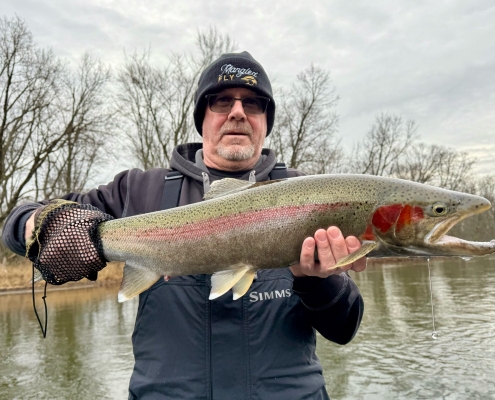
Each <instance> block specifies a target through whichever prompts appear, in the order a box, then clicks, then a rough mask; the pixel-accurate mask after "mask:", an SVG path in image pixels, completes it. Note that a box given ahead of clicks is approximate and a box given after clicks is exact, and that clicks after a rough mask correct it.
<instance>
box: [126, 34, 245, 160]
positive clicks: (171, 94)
mask: <svg viewBox="0 0 495 400" xmlns="http://www.w3.org/2000/svg"><path fill="white" fill-rule="evenodd" d="M196 42H197V47H198V50H199V54H197V55H186V54H173V55H172V56H171V57H170V60H169V63H168V64H167V65H166V66H164V67H163V68H159V67H155V66H153V65H152V63H151V53H150V51H147V52H145V53H143V54H141V55H138V54H136V53H135V54H133V55H132V56H130V57H128V58H126V62H125V64H124V67H123V68H122V69H121V70H120V71H119V74H118V83H119V93H118V96H117V106H118V110H119V114H120V116H121V119H122V121H123V125H122V130H123V131H124V133H125V135H126V137H127V138H128V140H129V143H130V150H131V153H132V154H133V155H134V156H135V157H136V159H137V161H138V162H139V164H140V165H141V167H143V168H144V169H148V168H151V167H158V166H166V165H167V164H168V163H169V161H170V158H171V155H172V150H173V148H174V147H175V146H176V145H178V144H180V143H184V142H187V141H189V140H190V139H191V138H192V137H193V135H194V123H193V120H192V112H193V107H194V93H195V90H196V86H197V81H198V78H199V74H200V73H201V71H202V70H204V68H205V67H206V66H207V65H209V64H210V63H211V62H212V61H213V60H214V59H215V58H217V57H218V56H220V55H221V54H222V53H227V52H232V51H234V50H235V47H236V44H235V43H234V42H233V41H232V40H231V39H230V37H229V36H228V35H221V34H219V33H218V31H217V30H216V29H215V28H210V29H209V30H207V31H204V32H198V35H197V38H196Z"/></svg>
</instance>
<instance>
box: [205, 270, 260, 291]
mask: <svg viewBox="0 0 495 400" xmlns="http://www.w3.org/2000/svg"><path fill="white" fill-rule="evenodd" d="M250 271H253V273H252V274H250ZM254 272H255V271H254V268H253V267H252V266H251V265H247V264H243V263H239V264H236V265H233V266H232V267H231V268H230V269H228V270H226V271H218V272H215V273H214V274H213V275H212V276H211V292H210V300H213V299H216V298H217V297H220V296H222V295H223V294H225V293H227V292H228V291H229V290H230V289H232V288H235V287H236V288H237V291H238V292H237V293H238V294H239V293H241V292H242V291H243V290H244V288H245V286H246V285H247V282H248V281H249V285H248V287H247V288H246V290H245V291H244V293H246V292H247V290H248V289H249V286H251V282H253V278H254ZM245 274H248V277H247V278H244V276H245ZM249 277H250V278H249ZM239 281H241V282H240V283H239V286H236V285H237V283H238V282H239ZM244 293H242V294H241V295H240V296H238V297H236V298H235V299H237V298H239V297H241V296H242V295H243V294H244ZM235 295H236V290H234V297H235ZM235 299H234V300H235Z"/></svg>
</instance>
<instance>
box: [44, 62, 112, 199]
mask: <svg viewBox="0 0 495 400" xmlns="http://www.w3.org/2000/svg"><path fill="white" fill-rule="evenodd" d="M61 81H62V83H61V94H60V97H59V98H58V99H57V102H58V118H59V119H60V121H61V124H63V125H66V126H70V127H71V129H69V130H68V131H67V136H66V143H65V145H64V146H63V147H62V148H60V149H58V150H57V151H54V152H53V153H51V154H50V155H49V157H48V159H47V162H46V163H45V164H44V165H43V167H42V168H40V169H39V170H38V172H37V174H36V179H35V188H36V191H35V196H34V197H35V198H40V197H42V198H51V197H56V196H57V195H61V194H64V193H68V192H72V191H77V192H81V191H83V190H84V189H85V188H86V184H87V182H88V180H89V179H90V178H92V177H94V176H95V175H96V173H97V169H96V167H97V166H101V165H102V164H103V163H104V162H108V159H109V154H108V153H109V152H110V150H109V148H110V146H109V143H111V141H112V140H111V133H112V130H113V126H112V123H111V117H112V114H111V112H110V110H109V107H108V105H107V103H108V102H107V100H106V94H107V92H106V91H105V89H106V88H107V85H108V83H109V81H110V70H109V69H108V67H106V66H104V65H103V63H102V62H101V61H100V60H98V59H97V58H95V57H94V56H91V55H90V54H88V53H86V54H84V56H83V58H82V61H81V63H80V65H79V67H78V69H77V70H76V71H75V72H71V71H67V73H66V74H65V75H64V76H62V77H61Z"/></svg>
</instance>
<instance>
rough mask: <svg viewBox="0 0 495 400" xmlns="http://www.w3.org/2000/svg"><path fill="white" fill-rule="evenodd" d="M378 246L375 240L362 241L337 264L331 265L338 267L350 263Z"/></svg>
mask: <svg viewBox="0 0 495 400" xmlns="http://www.w3.org/2000/svg"><path fill="white" fill-rule="evenodd" d="M377 247H378V243H377V242H364V243H363V245H362V246H361V247H360V248H359V249H357V250H356V251H353V252H352V253H351V254H349V255H347V256H345V257H342V258H341V259H340V260H339V261H338V262H337V264H335V265H334V266H333V268H338V267H342V266H344V265H347V264H352V263H353V262H354V261H357V260H359V259H360V258H361V257H364V256H365V255H366V254H368V253H370V252H371V251H373V250H374V249H376V248H377Z"/></svg>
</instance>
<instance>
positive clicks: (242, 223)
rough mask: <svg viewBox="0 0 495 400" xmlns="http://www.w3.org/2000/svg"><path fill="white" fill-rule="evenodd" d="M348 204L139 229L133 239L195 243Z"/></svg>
mask: <svg viewBox="0 0 495 400" xmlns="http://www.w3.org/2000/svg"><path fill="white" fill-rule="evenodd" d="M348 204H349V203H336V204H308V205H304V206H283V207H278V208H269V209H265V210H258V211H250V212H245V213H243V214H240V215H226V216H221V217H216V218H211V219H206V220H203V221H201V222H196V223H191V224H185V225H183V226H180V227H176V228H165V229H156V228H151V229H150V228H142V229H139V230H138V231H137V232H136V233H135V234H134V235H133V236H137V237H139V238H149V239H150V240H153V241H160V242H161V241H175V240H198V239H200V238H202V237H205V236H210V235H211V234H213V233H215V234H218V233H223V232H228V231H230V230H232V229H239V228H246V227H249V226H250V225H256V224H260V223H266V221H267V220H271V221H277V220H287V219H294V218H298V217H306V216H307V215H308V214H311V213H314V212H317V213H321V212H327V211H330V210H337V209H342V208H343V207H345V206H346V205H348Z"/></svg>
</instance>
